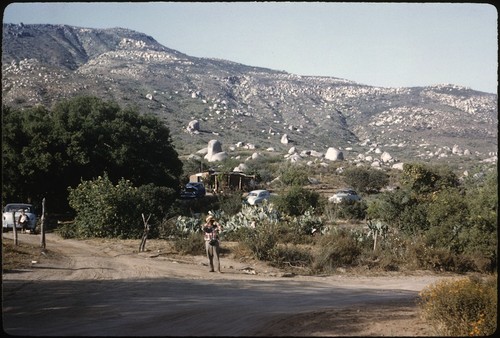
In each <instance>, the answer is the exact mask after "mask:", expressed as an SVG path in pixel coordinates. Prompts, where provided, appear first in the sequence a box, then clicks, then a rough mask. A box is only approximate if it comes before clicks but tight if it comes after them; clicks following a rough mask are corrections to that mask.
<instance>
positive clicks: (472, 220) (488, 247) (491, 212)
mask: <svg viewBox="0 0 500 338" xmlns="http://www.w3.org/2000/svg"><path fill="white" fill-rule="evenodd" d="M465 199H466V201H467V206H468V209H469V215H468V219H467V223H468V227H467V228H466V229H464V231H463V233H462V234H461V237H462V241H464V242H465V243H466V245H465V249H464V252H466V253H469V254H473V255H479V256H484V257H488V258H490V259H491V262H492V264H493V265H494V266H496V263H497V257H498V250H497V248H498V237H497V228H498V218H497V217H498V174H497V172H496V171H491V172H489V173H488V175H486V176H485V177H484V181H482V182H479V184H478V185H477V186H474V187H471V188H469V189H467V191H466V196H465Z"/></svg>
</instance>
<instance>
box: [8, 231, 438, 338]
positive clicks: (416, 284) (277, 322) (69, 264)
mask: <svg viewBox="0 0 500 338" xmlns="http://www.w3.org/2000/svg"><path fill="white" fill-rule="evenodd" d="M3 241H4V242H5V241H12V233H7V234H4V235H3ZM19 243H20V247H21V248H22V247H28V246H31V247H32V248H33V247H34V248H35V250H34V251H33V254H35V255H36V256H29V255H27V256H26V257H25V263H26V265H25V267H24V268H23V269H18V270H5V269H4V270H3V274H2V277H3V281H4V283H8V282H9V281H10V282H12V283H16V284H19V283H26V284H29V285H32V284H36V283H37V282H47V281H57V282H58V283H59V282H60V281H91V282H92V283H94V282H95V281H103V282H106V283H107V284H106V285H113V286H114V288H118V287H119V288H123V290H124V291H125V290H126V291H127V292H128V293H132V294H134V293H138V292H144V291H142V290H140V289H129V288H130V285H132V284H133V283H127V284H123V281H127V280H128V281H137V280H141V281H144V280H147V281H151V282H152V285H154V283H155V282H156V281H161V283H162V284H161V288H159V289H158V292H159V293H160V294H158V297H166V292H164V291H162V290H165V288H167V289H173V288H174V287H175V285H177V284H175V283H177V281H184V282H181V283H182V285H183V287H182V289H181V290H182V291H181V293H179V292H177V293H175V292H173V291H172V292H173V294H171V295H170V298H171V301H174V299H175V300H176V301H177V302H179V303H181V304H184V305H183V308H184V307H185V310H181V308H178V309H177V310H176V311H177V312H172V314H175V313H179V311H180V312H182V313H185V314H186V316H188V317H194V318H196V317H197V316H202V315H203V314H205V313H206V311H207V309H206V308H204V307H203V304H201V305H200V306H195V307H192V308H191V307H189V306H187V305H185V303H186V297H187V298H189V297H188V296H187V295H193V294H196V293H197V292H199V289H200V288H202V287H205V286H207V287H208V286H209V285H216V286H218V287H217V288H214V289H211V290H213V291H210V292H213V293H214V294H216V293H217V294H218V295H219V296H218V297H216V298H217V299H218V302H219V303H220V304H221V307H223V306H224V304H226V308H227V309H233V311H230V312H235V313H228V314H227V315H226V318H229V317H231V316H234V319H233V321H234V323H238V324H237V326H238V327H237V328H234V327H233V326H231V325H230V323H227V321H226V320H225V321H224V322H221V323H219V324H218V325H217V326H216V327H215V328H211V330H212V331H210V327H209V325H208V324H205V325H204V324H196V325H193V324H192V323H189V322H185V320H184V319H183V320H182V321H181V320H180V319H175V320H174V319H172V317H168V318H169V319H168V320H171V322H170V325H171V326H170V327H172V325H177V327H178V328H179V329H178V333H179V335H186V334H187V335H200V334H201V335H216V336H217V335H228V334H224V333H225V332H226V333H227V332H232V333H234V335H242V334H243V335H248V334H251V335H257V336H292V335H294V336H353V335H354V336H370V335H372V336H432V335H433V334H434V333H433V331H432V329H431V328H430V327H429V326H428V325H427V324H426V323H425V322H424V321H423V320H422V319H420V317H419V312H418V308H417V306H416V304H415V299H416V295H417V293H418V291H420V290H421V289H423V288H424V287H425V286H427V285H430V284H432V283H434V282H435V281H437V280H438V279H440V278H444V276H440V275H434V274H427V273H425V274H414V275H412V276H408V275H406V276H405V275H401V274H392V275H389V274H388V275H383V276H352V275H335V276H299V275H296V276H290V275H288V274H284V273H283V272H281V271H279V270H278V269H274V268H271V267H269V266H267V265H266V264H263V263H262V262H256V261H246V262H242V261H239V260H235V259H234V258H232V257H230V256H227V257H222V260H221V261H222V271H223V273H222V274H216V273H209V272H208V267H207V262H206V258H205V257H203V256H195V257H185V256H177V255H176V253H175V252H174V251H173V250H172V249H171V248H170V247H169V245H168V244H167V242H165V241H159V240H149V241H148V242H147V244H146V249H147V251H146V252H144V253H139V252H138V247H139V241H138V240H134V241H123V240H122V241H119V240H85V241H79V240H64V239H62V238H60V237H59V236H57V235H55V234H48V235H47V237H46V243H47V250H45V252H44V253H40V252H41V250H40V246H39V244H40V237H39V236H38V235H28V234H20V237H19ZM223 245H224V244H223ZM8 250H9V249H7V248H6V246H3V255H7V254H8ZM3 261H4V260H3ZM109 281H115V282H116V283H115V284H109V283H110V282H109ZM169 283H170V284H169ZM207 283H208V284H207ZM7 285H9V284H7ZM10 285H11V284H10ZM133 285H134V287H136V286H135V285H136V284H133ZM159 286H160V284H159ZM225 286H227V287H225ZM137 287H140V286H137ZM190 288H192V289H190ZM232 288H235V290H232ZM155 290H156V289H154V288H150V289H149V290H148V293H147V296H152V294H153V293H154V292H155ZM283 290H285V291H283ZM233 291H234V292H235V294H234V295H235V296H234V297H231V296H230V295H231V294H232V292H233ZM85 292H87V293H82V294H81V295H78V294H76V293H75V294H73V295H72V297H74V298H77V297H79V296H81V297H82V298H83V299H82V300H80V301H78V300H75V299H72V302H71V304H72V306H70V307H71V308H72V310H78V308H77V307H75V304H80V302H81V303H82V304H85V298H86V297H87V298H88V297H89V295H88V290H87V289H85ZM282 292H283V293H290V295H292V294H296V296H290V295H288V296H287V295H286V294H283V295H278V294H280V293H282ZM247 293H248V294H247ZM308 294H311V295H312V296H308ZM145 295H146V294H145ZM3 296H4V299H5V300H6V301H4V302H3V314H4V327H5V324H7V326H6V327H7V328H10V330H11V331H10V333H20V334H28V335H30V334H34V333H35V335H36V332H40V331H36V330H35V331H33V330H32V329H30V328H29V327H25V326H26V324H23V321H22V319H23V318H22V316H21V317H18V316H16V311H20V309H22V305H14V304H15V303H16V302H20V301H22V300H23V299H24V298H23V297H28V295H24V296H23V294H22V293H19V292H16V291H15V288H9V287H7V288H4V289H3ZM112 297H113V294H112V293H108V300H109V301H110V302H113V301H114V300H113V298H112ZM116 297H118V299H117V300H116V301H115V302H118V303H119V302H120V301H121V300H120V299H119V297H122V298H123V297H126V295H119V294H117V295H116ZM176 297H177V298H176ZM251 297H254V298H255V299H256V298H258V297H262V298H259V299H260V302H254V301H253V299H254V298H251ZM273 297H275V298H273ZM294 297H297V299H294ZM314 297H317V299H316V298H314ZM155 299H157V298H155ZM189 299H190V298H189ZM235 299H237V300H238V301H241V304H236V303H235ZM324 299H335V300H336V301H335V302H326V301H324ZM87 300H88V299H87ZM47 301H48V302H52V301H53V302H55V301H56V300H54V299H53V300H50V301H49V300H47ZM61 301H63V300H61ZM189 301H190V302H191V301H192V300H189ZM197 301H199V300H197ZM156 302H157V303H154V304H156V306H157V307H158V309H159V311H158V312H162V311H163V312H169V311H173V310H172V309H171V307H168V308H164V307H163V306H164V305H165V304H164V303H160V302H159V301H156ZM286 302H289V305H288V306H287V304H286ZM33 304H34V303H32V302H30V306H32V307H33V306H34V305H33ZM35 304H36V303H35ZM51 305H53V304H51ZM132 305H133V304H131V303H130V304H129V303H123V304H121V303H120V305H119V306H120V307H119V308H120V309H121V311H123V312H124V313H126V312H128V311H129V310H130V309H129V308H128V307H129V306H132ZM135 305H137V304H135ZM36 306H38V305H36ZM102 306H105V305H102ZM115 306H118V305H116V304H115ZM207 306H208V307H209V308H210V307H212V306H211V305H207ZM263 306H264V307H263ZM18 307H19V308H18ZM47 307H48V308H51V307H53V306H48V305H47V304H44V305H43V309H42V308H41V309H39V311H40V313H44V312H43V311H45V312H46V310H44V309H46V308H47ZM73 308H76V309H73ZM160 309H161V310H160ZM221 310H222V309H221ZM82 311H83V312H85V311H84V309H80V311H79V312H78V313H80V316H81V312H82ZM134 311H137V309H135V310H134ZM183 311H187V312H183ZM238 311H241V314H242V316H246V318H247V319H246V320H245V321H241V322H239V321H238V319H239V318H240V316H238V315H237V312H238ZM265 311H268V312H269V313H270V314H272V315H267V316H264V315H262V313H263V312H265ZM87 315H88V316H90V314H87ZM156 316H158V313H154V314H153V313H152V314H151V318H149V319H147V321H148V322H149V321H150V320H152V319H153V318H156ZM5 318H7V320H10V322H5ZM86 320H91V317H88V318H86ZM120 320H121V321H123V320H125V319H124V318H121V319H120ZM144 320H146V319H144ZM168 320H167V321H166V322H168ZM121 321H118V319H117V318H109V319H107V320H106V321H104V322H103V324H102V325H101V326H102V327H101V330H97V329H96V328H95V326H96V325H98V324H97V323H99V321H96V322H93V324H92V325H93V326H92V327H90V326H89V327H87V328H85V326H80V330H81V332H82V334H83V335H87V334H89V333H90V335H93V334H91V333H92V332H101V333H103V332H104V333H107V335H120V332H123V331H121V330H125V329H121V328H120V329H119V328H116V327H115V326H116V323H118V322H121ZM164 321H165V319H164ZM105 323H108V324H105ZM110 323H113V324H110ZM66 325H67V324H66ZM108 325H112V327H109V326H108ZM235 325H236V324H235ZM206 326H208V327H206ZM156 327H157V328H158V331H155V330H154V329H148V330H145V329H144V328H143V329H141V328H139V327H133V328H130V327H129V328H128V329H127V331H125V333H126V334H127V335H134V333H137V334H138V335H148V334H147V333H148V332H149V333H151V335H169V334H165V332H164V331H162V330H161V325H159V324H158V325H157V326H156ZM222 328H225V329H224V330H225V331H224V330H222ZM53 329H54V330H56V329H57V330H59V332H67V333H73V334H75V335H78V332H80V331H74V328H71V327H65V328H64V329H63V328H61V327H57V328H56V327H54V328H53ZM46 330H47V332H45V333H54V332H50V329H49V328H47V329H46ZM61 330H62V331H61ZM64 330H66V331H64ZM150 330H151V331H150ZM169 332H173V333H172V334H170V335H176V334H175V331H172V330H170V331H169ZM210 332H211V333H210ZM230 335H233V334H230Z"/></svg>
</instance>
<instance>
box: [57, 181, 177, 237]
mask: <svg viewBox="0 0 500 338" xmlns="http://www.w3.org/2000/svg"><path fill="white" fill-rule="evenodd" d="M174 200H175V191H174V190H173V189H170V188H166V187H155V186H153V185H143V186H140V187H134V186H133V185H132V183H131V182H130V181H128V180H124V179H121V180H120V181H119V182H118V183H117V184H116V185H115V184H113V183H112V182H111V180H110V179H109V178H108V176H107V174H104V175H103V176H102V177H101V176H99V177H98V178H97V179H95V180H93V181H83V182H82V183H80V184H79V185H78V186H77V187H76V188H74V189H72V188H70V189H69V205H70V206H71V207H72V208H73V209H74V210H75V211H76V217H75V223H74V225H73V226H74V232H69V231H65V236H68V235H71V234H74V235H75V237H80V238H92V237H99V238H123V239H127V238H140V237H141V236H142V234H143V232H144V223H143V219H142V214H144V215H145V217H146V218H147V217H149V215H151V218H150V220H149V222H148V224H149V225H150V226H151V228H150V233H149V236H150V237H151V238H156V237H157V236H158V224H159V223H160V222H161V220H162V219H163V218H164V217H165V216H166V215H167V213H168V210H169V206H170V205H172V204H173V201H174Z"/></svg>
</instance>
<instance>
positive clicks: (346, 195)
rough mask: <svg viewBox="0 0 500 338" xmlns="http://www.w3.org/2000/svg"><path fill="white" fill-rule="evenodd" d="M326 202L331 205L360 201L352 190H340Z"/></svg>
mask: <svg viewBox="0 0 500 338" xmlns="http://www.w3.org/2000/svg"><path fill="white" fill-rule="evenodd" d="M328 201H330V202H333V203H341V202H358V201H361V197H360V196H359V195H358V193H357V192H356V191H354V190H352V189H342V190H339V191H337V192H336V193H335V194H333V196H331V197H330V198H328Z"/></svg>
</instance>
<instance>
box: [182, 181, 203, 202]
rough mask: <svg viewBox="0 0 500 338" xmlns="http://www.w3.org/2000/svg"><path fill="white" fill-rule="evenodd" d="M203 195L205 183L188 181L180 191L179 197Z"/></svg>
mask: <svg viewBox="0 0 500 338" xmlns="http://www.w3.org/2000/svg"><path fill="white" fill-rule="evenodd" d="M205 195H206V190H205V185H204V184H203V183H201V182H189V183H187V184H186V186H185V187H184V189H183V190H182V191H181V198H199V197H204V196H205Z"/></svg>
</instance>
